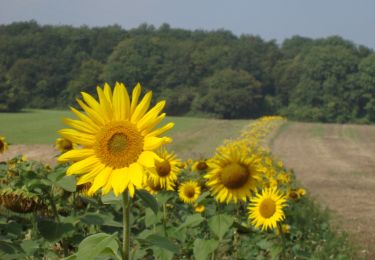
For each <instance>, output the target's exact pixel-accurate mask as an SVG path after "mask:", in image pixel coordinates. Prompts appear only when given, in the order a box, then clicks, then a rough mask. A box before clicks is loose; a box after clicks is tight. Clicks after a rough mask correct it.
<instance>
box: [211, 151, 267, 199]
mask: <svg viewBox="0 0 375 260" xmlns="http://www.w3.org/2000/svg"><path fill="white" fill-rule="evenodd" d="M260 160H261V158H258V156H256V155H249V154H248V153H247V152H246V151H244V150H243V149H239V147H236V146H234V145H229V146H228V147H226V148H221V149H220V152H218V153H217V154H216V155H215V156H214V157H213V158H212V159H210V160H209V162H208V166H209V169H208V172H207V174H206V175H205V176H204V178H206V179H208V181H207V186H208V187H209V188H210V190H211V192H212V194H213V195H214V196H215V197H216V199H217V200H218V201H220V202H224V201H226V202H227V203H229V202H230V201H233V202H234V203H237V201H238V200H243V201H246V198H247V197H249V196H250V195H251V191H252V190H253V191H255V190H256V188H257V184H258V183H259V181H260V179H261V173H262V172H263V168H262V166H261V164H260Z"/></svg>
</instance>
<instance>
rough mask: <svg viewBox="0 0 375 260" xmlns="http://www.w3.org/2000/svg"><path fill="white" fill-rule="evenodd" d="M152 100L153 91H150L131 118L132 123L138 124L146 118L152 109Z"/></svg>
mask: <svg viewBox="0 0 375 260" xmlns="http://www.w3.org/2000/svg"><path fill="white" fill-rule="evenodd" d="M151 98H152V91H149V92H147V93H146V95H145V96H144V97H143V99H142V101H141V102H140V103H139V105H138V106H137V107H136V108H135V110H134V113H133V114H132V117H131V122H132V123H136V122H138V121H139V120H140V119H141V118H142V117H143V116H144V114H145V113H146V112H147V110H148V108H149V107H150V102H151Z"/></svg>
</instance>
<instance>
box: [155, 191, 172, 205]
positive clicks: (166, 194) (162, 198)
mask: <svg viewBox="0 0 375 260" xmlns="http://www.w3.org/2000/svg"><path fill="white" fill-rule="evenodd" d="M171 198H173V192H170V191H161V192H159V193H158V194H156V200H157V201H158V202H159V204H160V205H163V204H165V203H167V201H168V200H170V199H171Z"/></svg>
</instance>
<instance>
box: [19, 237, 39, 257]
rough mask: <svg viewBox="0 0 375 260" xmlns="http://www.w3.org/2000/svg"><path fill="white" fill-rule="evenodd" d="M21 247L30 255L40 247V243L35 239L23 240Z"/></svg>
mask: <svg viewBox="0 0 375 260" xmlns="http://www.w3.org/2000/svg"><path fill="white" fill-rule="evenodd" d="M21 247H22V249H23V250H24V251H25V253H26V254H28V255H33V254H34V253H35V251H36V250H38V249H39V244H38V243H37V242H36V241H34V240H23V241H22V242H21Z"/></svg>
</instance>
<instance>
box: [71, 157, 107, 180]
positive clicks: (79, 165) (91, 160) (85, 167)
mask: <svg viewBox="0 0 375 260" xmlns="http://www.w3.org/2000/svg"><path fill="white" fill-rule="evenodd" d="M98 164H100V161H99V160H98V159H97V158H96V157H95V156H90V157H87V158H86V159H83V160H82V161H79V162H76V163H73V164H72V165H71V166H70V167H69V168H68V170H67V171H66V174H67V175H72V174H84V173H88V172H90V171H92V170H93V169H94V168H95V167H96V166H97V165H98Z"/></svg>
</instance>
